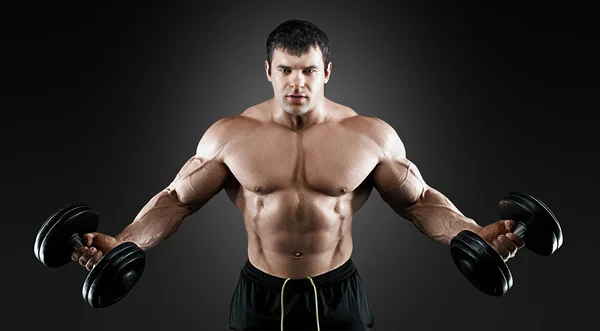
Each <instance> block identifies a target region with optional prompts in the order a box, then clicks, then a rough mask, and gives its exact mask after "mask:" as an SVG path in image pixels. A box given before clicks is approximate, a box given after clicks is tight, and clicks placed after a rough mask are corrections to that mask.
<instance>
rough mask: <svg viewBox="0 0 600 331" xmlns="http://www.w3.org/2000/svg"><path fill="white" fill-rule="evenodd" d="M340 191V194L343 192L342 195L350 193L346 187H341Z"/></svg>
mask: <svg viewBox="0 0 600 331" xmlns="http://www.w3.org/2000/svg"><path fill="white" fill-rule="evenodd" d="M339 190H340V192H342V193H346V192H348V188H347V187H346V186H340V187H339Z"/></svg>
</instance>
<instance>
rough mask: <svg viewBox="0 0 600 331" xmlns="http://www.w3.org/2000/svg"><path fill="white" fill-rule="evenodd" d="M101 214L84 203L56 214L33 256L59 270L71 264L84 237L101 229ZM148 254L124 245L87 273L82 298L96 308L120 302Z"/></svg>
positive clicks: (46, 224)
mask: <svg viewBox="0 0 600 331" xmlns="http://www.w3.org/2000/svg"><path fill="white" fill-rule="evenodd" d="M98 223H99V218H98V214H97V213H96V212H95V211H94V210H92V209H91V208H90V207H89V206H87V205H86V204H83V203H74V204H70V205H67V206H65V207H63V208H60V209H59V210H57V211H56V212H55V213H54V214H52V215H51V216H50V217H49V218H48V219H47V220H46V222H44V224H43V225H42V227H41V228H40V230H39V231H38V233H37V236H36V238H35V244H34V247H33V252H34V254H35V256H36V258H37V259H38V260H39V261H40V262H42V263H43V264H44V265H45V266H47V267H50V268H57V267H60V266H63V265H65V264H67V263H68V262H71V261H72V259H71V255H72V253H73V251H74V250H76V249H78V248H79V247H82V246H84V245H83V242H82V239H81V235H82V234H86V233H90V232H95V231H96V230H97V229H98ZM145 266H146V254H145V252H144V251H143V250H142V249H141V248H140V247H139V246H137V245H136V244H134V243H132V242H125V243H122V244H120V245H118V246H116V247H115V248H113V249H112V250H110V251H109V252H108V253H107V254H105V255H103V256H102V257H101V258H100V261H98V263H97V264H96V265H95V266H94V268H92V270H91V271H90V272H89V273H88V275H87V277H86V279H85V282H84V284H83V288H82V291H81V293H82V295H83V298H84V300H86V301H87V302H88V303H89V304H90V305H91V306H92V307H94V308H104V307H108V306H110V305H112V304H114V303H116V302H117V301H119V300H121V299H122V298H123V297H125V295H126V294H127V293H129V291H130V290H131V289H132V288H133V286H134V285H135V284H136V283H137V281H138V280H139V278H140V277H141V275H142V273H143V271H144V267H145Z"/></svg>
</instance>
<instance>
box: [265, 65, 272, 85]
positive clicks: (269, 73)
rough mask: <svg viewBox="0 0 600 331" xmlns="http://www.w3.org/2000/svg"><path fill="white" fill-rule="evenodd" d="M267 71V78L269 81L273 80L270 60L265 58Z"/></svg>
mask: <svg viewBox="0 0 600 331" xmlns="http://www.w3.org/2000/svg"><path fill="white" fill-rule="evenodd" d="M265 72H266V74H267V79H268V80H269V82H270V81H271V67H270V66H269V61H267V60H265Z"/></svg>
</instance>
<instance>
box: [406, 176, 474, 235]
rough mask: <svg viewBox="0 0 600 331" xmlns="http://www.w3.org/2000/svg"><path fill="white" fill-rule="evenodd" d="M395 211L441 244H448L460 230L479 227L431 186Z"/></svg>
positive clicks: (472, 229)
mask: <svg viewBox="0 0 600 331" xmlns="http://www.w3.org/2000/svg"><path fill="white" fill-rule="evenodd" d="M397 212H398V213H399V214H400V215H401V216H402V217H404V218H406V219H408V220H409V221H411V222H412V223H413V224H414V225H415V226H416V227H417V229H419V231H421V232H422V233H423V234H425V235H426V236H428V237H430V238H431V239H433V240H435V241H438V242H440V243H443V244H449V243H450V240H451V239H452V238H453V237H454V236H456V235H457V234H458V233H459V232H460V231H462V230H471V231H477V230H479V229H481V226H479V225H478V224H477V223H476V222H475V221H474V220H473V219H471V218H468V217H466V216H464V215H463V214H462V213H461V212H460V211H459V210H458V208H456V206H454V204H452V202H450V200H448V199H447V198H446V197H445V196H444V195H443V194H441V193H440V192H438V191H437V190H435V189H433V188H431V187H426V188H425V189H424V190H423V192H422V193H421V194H420V195H419V198H418V199H417V201H416V202H415V203H413V204H411V205H409V206H408V207H405V208H403V209H401V210H397Z"/></svg>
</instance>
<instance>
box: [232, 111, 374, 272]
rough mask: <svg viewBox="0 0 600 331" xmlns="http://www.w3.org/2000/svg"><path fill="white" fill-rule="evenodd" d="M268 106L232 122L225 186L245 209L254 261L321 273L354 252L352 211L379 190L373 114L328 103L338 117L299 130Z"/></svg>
mask: <svg viewBox="0 0 600 331" xmlns="http://www.w3.org/2000/svg"><path fill="white" fill-rule="evenodd" d="M267 105H268V103H264V104H261V105H257V106H255V107H253V108H250V109H248V110H247V111H246V112H244V113H243V114H242V115H241V116H238V117H236V118H235V119H234V121H235V122H234V123H232V124H230V125H231V126H232V128H231V129H234V130H235V137H234V138H230V139H229V141H228V143H227V145H226V147H225V149H224V150H223V153H222V155H223V162H224V163H225V164H226V165H227V167H228V169H229V171H230V174H231V176H229V177H228V179H227V181H226V185H225V191H226V192H227V195H228V196H229V198H230V199H231V201H233V203H234V204H235V205H236V206H237V207H238V208H239V209H240V210H241V211H242V214H243V218H244V223H245V227H246V230H247V233H248V257H249V260H250V262H251V263H252V264H253V265H254V266H256V267H257V268H259V269H261V270H262V271H264V272H266V273H269V274H272V275H275V276H279V277H284V278H288V277H290V278H302V277H307V276H316V275H319V274H323V273H325V272H327V271H330V270H332V269H334V268H336V267H338V266H340V265H341V264H343V263H344V262H345V261H346V260H347V259H348V258H349V257H350V256H351V254H352V216H353V214H354V213H355V212H356V211H357V210H358V209H359V208H360V207H361V206H362V205H363V204H364V203H365V201H366V200H367V198H368V197H369V195H370V193H371V190H372V188H373V183H372V180H371V178H370V174H371V172H372V170H373V169H374V167H375V166H376V165H377V163H378V161H379V159H380V156H381V155H380V154H381V152H380V148H379V146H378V144H377V142H376V139H374V138H373V136H371V135H369V129H368V127H369V121H372V119H370V118H367V117H362V116H357V114H356V113H355V112H354V111H352V110H351V109H349V108H346V107H343V106H340V105H337V104H334V103H332V102H329V103H328V105H329V106H330V107H336V109H334V110H333V111H332V113H333V114H335V115H334V116H332V117H331V118H329V119H327V120H325V121H324V122H322V123H318V124H316V125H312V126H311V127H309V128H307V129H306V130H300V131H295V130H291V129H289V128H287V127H285V126H282V125H279V124H277V123H276V122H275V121H273V120H271V119H270V117H269V116H265V114H268V111H265V110H264V109H261V108H262V107H267Z"/></svg>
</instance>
